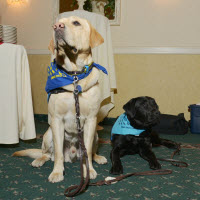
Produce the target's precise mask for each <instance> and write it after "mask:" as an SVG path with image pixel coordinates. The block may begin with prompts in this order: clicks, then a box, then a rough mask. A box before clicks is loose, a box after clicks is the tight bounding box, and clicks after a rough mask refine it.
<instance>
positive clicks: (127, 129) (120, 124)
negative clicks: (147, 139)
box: [111, 113, 145, 140]
mask: <svg viewBox="0 0 200 200" xmlns="http://www.w3.org/2000/svg"><path fill="white" fill-rule="evenodd" d="M144 131H145V130H143V129H136V128H134V127H133V126H131V124H130V121H129V120H128V118H127V115H126V113H123V114H122V115H120V116H119V117H118V119H117V121H116V122H115V124H114V126H113V127H112V130H111V140H112V139H113V135H114V134H118V135H134V136H139V135H140V134H141V133H142V132H144Z"/></svg>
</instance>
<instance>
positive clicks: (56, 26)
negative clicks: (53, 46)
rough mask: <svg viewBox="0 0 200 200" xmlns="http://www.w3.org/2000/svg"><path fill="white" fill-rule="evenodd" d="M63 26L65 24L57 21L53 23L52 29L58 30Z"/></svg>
mask: <svg viewBox="0 0 200 200" xmlns="http://www.w3.org/2000/svg"><path fill="white" fill-rule="evenodd" d="M64 28H65V24H63V23H61V22H58V23H56V24H54V26H53V29H54V30H59V29H64Z"/></svg>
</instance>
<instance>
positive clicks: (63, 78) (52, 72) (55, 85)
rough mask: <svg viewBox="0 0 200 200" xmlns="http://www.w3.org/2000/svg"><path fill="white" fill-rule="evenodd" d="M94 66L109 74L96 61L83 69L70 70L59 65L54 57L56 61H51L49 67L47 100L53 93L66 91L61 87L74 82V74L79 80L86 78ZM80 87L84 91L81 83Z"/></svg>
mask: <svg viewBox="0 0 200 200" xmlns="http://www.w3.org/2000/svg"><path fill="white" fill-rule="evenodd" d="M93 67H96V68H97V69H99V70H101V71H102V72H103V73H105V74H108V72H107V70H106V69H105V68H104V67H103V66H101V65H99V64H96V63H94V62H93V63H92V64H91V65H85V66H84V67H83V69H82V70H81V71H78V72H76V71H73V72H68V71H67V70H65V69H64V68H63V67H62V66H60V65H58V64H57V63H56V60H55V59H54V61H53V62H51V65H50V66H48V68H47V72H48V78H47V82H46V87H45V90H46V92H47V94H48V99H47V100H49V97H50V95H51V94H57V93H60V92H66V90H64V89H62V88H61V87H63V86H65V85H70V84H73V82H74V76H76V77H77V78H78V80H81V79H84V78H86V77H87V76H88V75H89V74H90V73H91V72H92V69H93ZM78 88H79V90H80V92H82V91H81V90H82V88H81V86H80V85H79V87H78Z"/></svg>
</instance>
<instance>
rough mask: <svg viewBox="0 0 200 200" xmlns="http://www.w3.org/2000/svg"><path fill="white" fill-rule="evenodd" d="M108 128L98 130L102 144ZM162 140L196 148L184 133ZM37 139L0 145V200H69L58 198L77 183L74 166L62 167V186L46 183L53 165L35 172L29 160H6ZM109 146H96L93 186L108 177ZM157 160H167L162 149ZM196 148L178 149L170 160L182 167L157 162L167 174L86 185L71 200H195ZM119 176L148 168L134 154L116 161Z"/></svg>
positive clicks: (198, 182)
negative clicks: (98, 159) (97, 160)
mask: <svg viewBox="0 0 200 200" xmlns="http://www.w3.org/2000/svg"><path fill="white" fill-rule="evenodd" d="M47 128H48V125H47V124H46V123H36V130H37V133H39V134H43V133H44V132H45V130H46V129H47ZM110 129H111V126H107V125H105V126H104V130H102V131H99V137H100V138H102V140H108V139H109V135H110ZM162 137H164V138H166V139H171V140H174V141H177V142H183V143H190V144H199V143H200V134H199V135H198V134H190V133H189V134H186V135H183V136H169V135H162ZM41 143H42V139H37V141H32V142H29V143H27V142H26V143H25V142H22V141H21V142H20V143H19V144H18V145H11V146H7V145H0V199H1V200H15V199H21V200H31V199H34V200H40V199H47V200H51V199H52V200H60V199H71V198H66V197H65V196H64V190H65V189H66V188H67V187H69V186H70V185H74V184H79V182H80V167H79V162H78V161H77V162H75V163H73V164H71V163H65V172H66V174H65V177H64V181H62V182H60V183H54V184H52V183H49V182H48V176H49V174H50V173H51V171H52V169H53V162H51V161H49V162H47V163H46V164H45V165H44V166H42V167H40V168H33V167H32V166H31V162H32V160H33V159H31V158H27V157H24V158H22V157H21V158H19V157H18V158H17V157H11V155H12V153H14V152H15V151H18V150H21V149H27V148H40V146H41ZM110 151H111V146H110V144H100V145H99V154H100V155H104V156H105V157H106V158H107V159H108V164H106V165H98V164H96V163H94V168H95V169H96V171H97V173H98V177H97V179H96V180H93V181H92V182H94V181H95V182H96V181H98V180H102V179H104V178H106V177H107V176H110V174H109V169H110V168H111V162H110V159H109V154H110ZM154 152H155V153H156V155H157V157H162V158H169V157H170V155H171V153H172V150H169V149H167V148H164V147H157V148H154ZM199 158H200V149H182V151H181V155H180V156H176V159H179V160H183V161H185V162H187V163H188V164H189V167H188V168H177V167H174V166H172V165H171V164H170V163H166V162H161V165H162V169H172V170H173V173H172V174H170V175H162V176H158V175H157V176H137V177H136V176H134V177H129V178H127V179H125V180H122V181H120V182H118V183H116V184H113V185H110V186H100V187H96V186H95V187H94V186H90V187H89V188H88V189H87V190H86V191H85V192H84V193H82V194H81V195H79V196H77V197H75V198H74V199H81V200H90V199H95V200H98V199H99V200H107V199H108V200H109V199H110V200H131V199H137V200H140V199H144V200H160V199H163V200H167V199H173V200H179V199H180V200H199V199H200V159H199ZM122 162H123V166H124V173H131V172H140V171H148V170H150V169H149V167H148V163H147V162H146V161H144V160H143V159H141V158H140V157H139V156H138V155H134V156H126V157H124V158H122Z"/></svg>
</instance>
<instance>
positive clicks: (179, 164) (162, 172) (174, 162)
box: [89, 145, 188, 186]
mask: <svg viewBox="0 0 200 200" xmlns="http://www.w3.org/2000/svg"><path fill="white" fill-rule="evenodd" d="M180 150H181V149H180V145H179V147H178V149H177V150H175V151H174V152H173V153H172V155H171V159H164V158H157V160H160V161H166V162H170V163H171V164H172V165H174V166H176V167H181V168H183V167H188V164H187V163H186V162H183V161H179V160H174V159H173V157H174V156H175V155H176V154H180ZM171 173H172V170H171V169H158V170H151V171H145V172H134V173H129V174H125V175H121V176H117V177H113V178H112V180H107V181H106V180H102V181H98V182H96V183H91V184H89V185H90V186H101V185H110V184H112V183H115V182H118V181H121V180H123V179H125V178H127V177H130V176H149V175H167V174H171Z"/></svg>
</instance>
